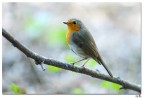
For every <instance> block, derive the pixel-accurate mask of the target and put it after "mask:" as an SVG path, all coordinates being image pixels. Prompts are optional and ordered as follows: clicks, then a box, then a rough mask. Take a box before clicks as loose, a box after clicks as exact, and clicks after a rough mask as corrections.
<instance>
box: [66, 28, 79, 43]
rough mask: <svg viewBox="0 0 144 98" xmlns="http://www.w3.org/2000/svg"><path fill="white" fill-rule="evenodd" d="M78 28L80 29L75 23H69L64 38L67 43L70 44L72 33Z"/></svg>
mask: <svg viewBox="0 0 144 98" xmlns="http://www.w3.org/2000/svg"><path fill="white" fill-rule="evenodd" d="M79 29H80V27H79V26H76V25H69V26H68V32H67V35H66V40H67V43H68V44H70V40H71V36H72V33H73V32H76V31H78V30H79Z"/></svg>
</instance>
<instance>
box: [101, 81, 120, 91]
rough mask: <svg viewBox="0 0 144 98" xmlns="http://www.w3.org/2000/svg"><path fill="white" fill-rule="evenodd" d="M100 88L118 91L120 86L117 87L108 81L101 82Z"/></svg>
mask: <svg viewBox="0 0 144 98" xmlns="http://www.w3.org/2000/svg"><path fill="white" fill-rule="evenodd" d="M101 86H102V87H107V88H110V89H112V90H119V88H120V85H119V84H116V83H112V82H108V81H103V82H102V83H101Z"/></svg>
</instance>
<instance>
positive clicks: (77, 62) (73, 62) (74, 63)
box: [71, 58, 87, 65]
mask: <svg viewBox="0 0 144 98" xmlns="http://www.w3.org/2000/svg"><path fill="white" fill-rule="evenodd" d="M86 59H87V58H83V59H81V60H79V61H76V62H73V63H71V64H72V65H74V64H75V63H78V62H81V61H83V60H86Z"/></svg>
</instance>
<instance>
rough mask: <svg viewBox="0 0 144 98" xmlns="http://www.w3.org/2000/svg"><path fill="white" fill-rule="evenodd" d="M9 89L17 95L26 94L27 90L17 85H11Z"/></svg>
mask: <svg viewBox="0 0 144 98" xmlns="http://www.w3.org/2000/svg"><path fill="white" fill-rule="evenodd" d="M9 88H10V89H11V90H12V92H13V93H15V94H25V93H26V92H25V90H24V89H22V88H20V87H19V86H18V85H17V84H15V83H12V84H10V85H9Z"/></svg>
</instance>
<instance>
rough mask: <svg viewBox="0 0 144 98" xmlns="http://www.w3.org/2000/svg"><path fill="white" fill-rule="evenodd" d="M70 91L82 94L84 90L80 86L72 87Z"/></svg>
mask: <svg viewBox="0 0 144 98" xmlns="http://www.w3.org/2000/svg"><path fill="white" fill-rule="evenodd" d="M70 93H72V94H84V91H83V90H82V89H80V88H74V89H72V90H71V92H70Z"/></svg>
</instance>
